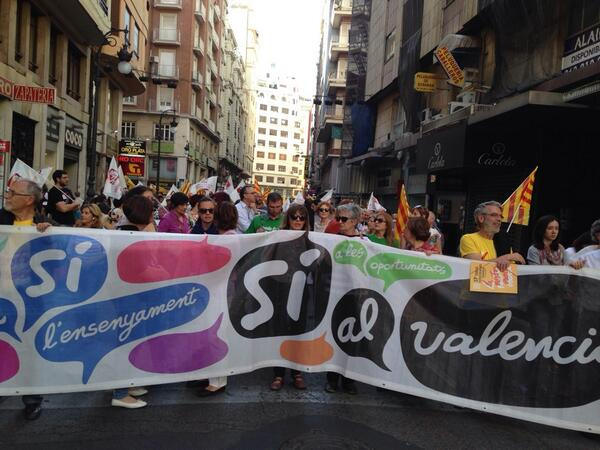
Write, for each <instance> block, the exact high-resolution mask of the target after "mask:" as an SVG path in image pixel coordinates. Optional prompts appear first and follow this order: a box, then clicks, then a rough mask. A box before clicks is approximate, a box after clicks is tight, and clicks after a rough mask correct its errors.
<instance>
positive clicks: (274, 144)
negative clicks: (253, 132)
mask: <svg viewBox="0 0 600 450" xmlns="http://www.w3.org/2000/svg"><path fill="white" fill-rule="evenodd" d="M269 147H271V148H276V147H277V142H275V141H269Z"/></svg>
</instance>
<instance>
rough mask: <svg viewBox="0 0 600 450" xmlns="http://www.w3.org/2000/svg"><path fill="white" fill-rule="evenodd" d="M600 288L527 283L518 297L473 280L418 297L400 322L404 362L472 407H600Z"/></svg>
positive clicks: (538, 278)
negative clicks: (476, 286)
mask: <svg viewBox="0 0 600 450" xmlns="http://www.w3.org/2000/svg"><path fill="white" fill-rule="evenodd" d="M598 298H600V281H599V280H597V279H593V278H588V277H585V276H580V275H567V274H558V273H555V274H548V273H544V274H536V275H519V292H518V293H517V294H493V293H481V292H470V291H469V280H454V281H445V282H441V283H437V284H434V285H432V286H429V287H427V288H425V289H423V290H421V291H419V292H417V293H416V294H415V295H414V296H413V297H412V298H411V299H410V300H409V302H408V303H407V305H406V307H405V309H404V311H403V313H402V319H401V322H400V343H401V346H402V356H403V358H404V360H405V362H406V365H407V367H408V369H409V370H410V372H411V374H412V375H413V376H414V377H415V378H416V379H417V380H418V381H419V382H420V383H422V384H423V385H425V386H427V387H429V388H431V389H434V390H436V391H438V392H443V393H446V394H449V395H454V396H458V397H463V398H469V399H472V400H477V401H482V402H487V403H495V404H502V405H511V406H520V407H532V408H572V407H577V406H582V405H586V404H589V403H591V402H594V401H597V400H599V399H600V386H599V385H598V382H597V381H598V379H599V378H600V334H599V333H598V328H599V324H600V304H599V303H598Z"/></svg>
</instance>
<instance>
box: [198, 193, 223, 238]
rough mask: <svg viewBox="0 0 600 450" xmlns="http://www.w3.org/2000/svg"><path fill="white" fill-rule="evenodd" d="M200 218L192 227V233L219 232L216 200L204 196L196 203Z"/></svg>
mask: <svg viewBox="0 0 600 450" xmlns="http://www.w3.org/2000/svg"><path fill="white" fill-rule="evenodd" d="M196 206H197V208H196V209H197V210H198V220H197V221H196V224H195V225H194V228H192V234H219V230H218V229H217V224H216V222H215V206H216V205H215V202H214V200H212V199H211V198H209V197H202V198H200V200H198V203H197V204H196Z"/></svg>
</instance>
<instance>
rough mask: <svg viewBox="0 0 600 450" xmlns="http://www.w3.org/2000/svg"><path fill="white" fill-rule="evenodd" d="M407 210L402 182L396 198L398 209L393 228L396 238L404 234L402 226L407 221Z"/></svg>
mask: <svg viewBox="0 0 600 450" xmlns="http://www.w3.org/2000/svg"><path fill="white" fill-rule="evenodd" d="M409 212H410V207H409V206H408V198H407V197H406V188H405V187H404V184H403V185H402V189H401V190H400V196H399V198H398V211H397V213H396V215H397V217H396V229H395V230H394V235H395V236H396V239H400V237H401V236H402V235H403V234H404V228H406V224H407V223H408V215H409Z"/></svg>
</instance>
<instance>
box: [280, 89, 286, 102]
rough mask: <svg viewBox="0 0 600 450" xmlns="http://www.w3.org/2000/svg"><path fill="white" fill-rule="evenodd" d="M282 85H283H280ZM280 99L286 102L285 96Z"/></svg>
mask: <svg viewBox="0 0 600 450" xmlns="http://www.w3.org/2000/svg"><path fill="white" fill-rule="evenodd" d="M282 87H283V86H282ZM281 101H282V102H287V98H286V97H281Z"/></svg>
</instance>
